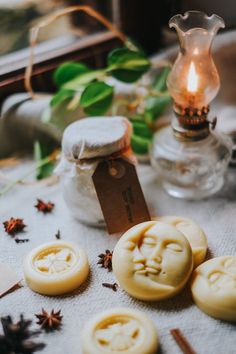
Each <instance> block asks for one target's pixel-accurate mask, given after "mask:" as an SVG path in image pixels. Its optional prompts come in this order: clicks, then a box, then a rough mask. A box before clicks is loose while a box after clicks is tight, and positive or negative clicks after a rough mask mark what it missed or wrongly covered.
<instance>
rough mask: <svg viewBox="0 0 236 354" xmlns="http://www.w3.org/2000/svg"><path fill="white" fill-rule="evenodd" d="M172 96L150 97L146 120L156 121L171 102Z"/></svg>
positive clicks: (147, 104)
mask: <svg viewBox="0 0 236 354" xmlns="http://www.w3.org/2000/svg"><path fill="white" fill-rule="evenodd" d="M170 102H171V98H170V96H159V97H148V99H147V102H146V107H145V113H144V115H145V122H146V123H147V124H149V123H152V122H154V121H155V120H156V119H157V118H158V117H159V116H160V115H161V114H162V113H163V112H164V111H165V109H166V108H167V106H168V105H169V104H170Z"/></svg>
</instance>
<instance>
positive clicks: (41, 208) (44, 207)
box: [35, 199, 55, 214]
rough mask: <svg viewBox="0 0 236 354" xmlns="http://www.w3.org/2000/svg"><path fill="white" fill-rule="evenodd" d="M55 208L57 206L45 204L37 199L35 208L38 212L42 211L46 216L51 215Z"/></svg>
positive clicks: (49, 203)
mask: <svg viewBox="0 0 236 354" xmlns="http://www.w3.org/2000/svg"><path fill="white" fill-rule="evenodd" d="M54 206H55V205H54V204H53V203H52V202H47V203H45V202H44V201H43V200H41V199H37V204H36V205H35V208H37V209H38V211H41V212H42V213H44V214H46V213H51V211H52V210H53V208H54Z"/></svg>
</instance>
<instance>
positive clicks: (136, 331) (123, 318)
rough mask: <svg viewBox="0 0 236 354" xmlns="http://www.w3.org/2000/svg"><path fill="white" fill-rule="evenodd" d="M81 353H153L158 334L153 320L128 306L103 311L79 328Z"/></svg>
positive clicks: (155, 349) (154, 353)
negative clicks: (80, 329)
mask: <svg viewBox="0 0 236 354" xmlns="http://www.w3.org/2000/svg"><path fill="white" fill-rule="evenodd" d="M82 345H83V354H156V353H157V349H158V336H157V331H156V328H155V326H154V324H153V322H152V321H151V320H150V319H149V318H148V317H147V316H146V315H145V314H143V313H142V312H140V311H136V310H131V309H128V308H118V309H112V310H107V311H104V312H102V313H100V314H98V315H96V316H94V317H93V318H92V319H91V320H90V321H88V322H87V323H86V325H85V327H84V329H83V332H82Z"/></svg>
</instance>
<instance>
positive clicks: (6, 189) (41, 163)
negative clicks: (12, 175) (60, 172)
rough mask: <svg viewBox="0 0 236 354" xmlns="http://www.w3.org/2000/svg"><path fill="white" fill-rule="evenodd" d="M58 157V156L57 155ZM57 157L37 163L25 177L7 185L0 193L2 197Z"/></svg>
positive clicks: (52, 155) (51, 156)
mask: <svg viewBox="0 0 236 354" xmlns="http://www.w3.org/2000/svg"><path fill="white" fill-rule="evenodd" d="M57 155H58V154H57ZM57 155H55V153H53V154H51V155H49V156H47V157H45V158H44V159H42V160H40V161H39V162H38V163H36V166H35V167H34V168H32V169H30V170H29V171H28V172H26V173H25V174H24V175H23V176H21V177H20V178H18V179H16V180H15V181H12V182H10V183H8V184H7V185H6V187H4V188H3V189H2V190H1V191H0V197H1V196H3V195H4V194H5V193H7V192H8V191H9V190H11V189H12V188H13V187H14V186H15V185H17V184H18V183H22V182H23V181H24V179H25V178H26V177H28V176H30V175H31V174H32V173H34V172H35V170H37V169H38V168H40V167H42V166H44V165H46V164H47V163H49V162H52V161H54V160H56V157H57Z"/></svg>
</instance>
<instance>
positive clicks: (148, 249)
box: [112, 221, 193, 300]
mask: <svg viewBox="0 0 236 354" xmlns="http://www.w3.org/2000/svg"><path fill="white" fill-rule="evenodd" d="M112 265H113V271H114V273H115V276H116V278H117V279H118V281H119V283H120V285H121V287H122V288H123V289H125V290H126V291H127V292H128V293H129V294H130V295H132V296H133V297H135V298H137V299H141V300H162V299H166V298H169V297H171V296H173V295H175V294H176V293H178V292H179V291H180V290H181V289H182V288H183V286H184V285H185V283H186V282H187V280H188V278H189V276H190V274H191V272H192V268H193V256H192V250H191V247H190V244H189V242H188V241H187V239H186V238H185V237H184V235H183V234H182V233H181V232H180V231H178V230H177V229H176V228H175V227H174V226H172V225H169V224H167V223H163V222H159V221H148V222H144V223H141V224H138V225H136V226H134V227H132V228H131V229H130V230H128V231H127V232H126V233H125V234H124V235H123V236H122V237H121V238H120V240H119V241H118V243H117V245H116V247H115V249H114V253H113V257H112Z"/></svg>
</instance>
